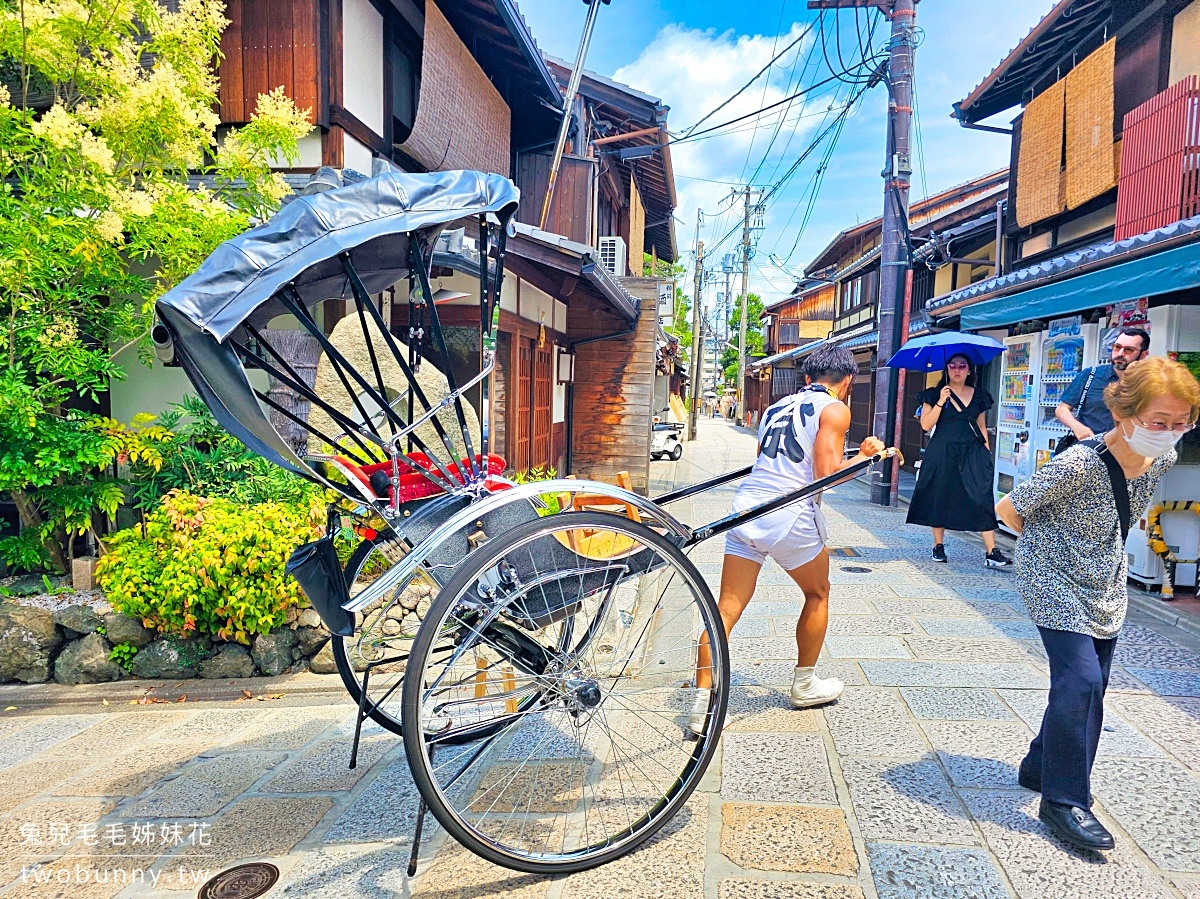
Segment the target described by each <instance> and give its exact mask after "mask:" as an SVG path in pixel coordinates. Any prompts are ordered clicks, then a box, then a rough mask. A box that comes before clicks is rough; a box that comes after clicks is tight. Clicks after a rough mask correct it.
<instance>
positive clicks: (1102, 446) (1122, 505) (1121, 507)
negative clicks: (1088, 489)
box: [1083, 437, 1132, 543]
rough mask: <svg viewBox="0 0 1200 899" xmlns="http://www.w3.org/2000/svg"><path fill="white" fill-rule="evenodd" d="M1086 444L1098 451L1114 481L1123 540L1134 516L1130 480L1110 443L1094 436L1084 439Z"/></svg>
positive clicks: (1097, 453)
mask: <svg viewBox="0 0 1200 899" xmlns="http://www.w3.org/2000/svg"><path fill="white" fill-rule="evenodd" d="M1083 445H1084V446H1090V447H1091V448H1092V449H1094V450H1095V451H1096V455H1098V456H1099V457H1100V459H1101V461H1102V462H1104V467H1105V468H1107V469H1108V480H1109V481H1110V482H1111V483H1112V492H1113V500H1114V501H1115V502H1116V504H1117V520H1118V521H1120V523H1121V542H1122V543H1124V542H1125V540H1126V539H1127V538H1128V537H1129V524H1130V519H1131V517H1132V514H1131V510H1130V508H1129V482H1128V481H1126V480H1125V472H1124V471H1122V470H1121V463H1120V462H1118V461H1117V460H1116V459H1115V458H1114V457H1113V454H1112V451H1111V450H1109V448H1108V444H1107V443H1105V442H1104V438H1102V437H1092V438H1089V439H1088V440H1085V441H1083Z"/></svg>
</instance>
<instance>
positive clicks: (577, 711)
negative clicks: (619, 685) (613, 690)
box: [562, 677, 604, 718]
mask: <svg viewBox="0 0 1200 899" xmlns="http://www.w3.org/2000/svg"><path fill="white" fill-rule="evenodd" d="M562 698H563V703H564V704H565V705H566V707H567V711H568V712H570V713H571V714H572V715H573V716H575V717H576V718H578V717H579V716H581V715H587V714H588V713H589V712H591V711H592V710H593V709H595V708H596V706H598V705H600V702H601V701H602V700H603V699H604V694H603V693H602V692H601V690H600V684H599V683H597V682H596V681H595V680H593V679H592V678H590V677H589V678H569V679H567V680H565V681H564V682H563V685H562Z"/></svg>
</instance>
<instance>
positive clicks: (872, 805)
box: [841, 756, 979, 846]
mask: <svg viewBox="0 0 1200 899" xmlns="http://www.w3.org/2000/svg"><path fill="white" fill-rule="evenodd" d="M841 767H842V774H843V776H844V777H845V778H846V783H847V784H848V785H849V788H850V797H851V799H852V801H853V805H854V813H855V817H856V818H857V820H858V824H859V827H860V828H861V829H862V833H863V836H864V838H866V839H868V840H899V841H903V842H906V843H934V844H951V845H959V846H975V845H978V843H979V840H978V838H977V837H976V835H975V830H974V828H973V827H972V826H971V820H970V818H968V817H967V813H966V810H965V809H964V808H963V805H962V803H961V802H960V801H959V799H958V797H957V796H956V795H955V793H954V791H953V789H952V788H951V786H950V782H949V781H948V780H947V779H946V775H945V774H944V772H943V771H942V769H941V767H940V766H939V765H938V763H937V762H936V761H935V760H934V759H932V758H930V757H929V756H925V757H922V758H919V759H909V760H903V759H853V758H844V759H842V761H841Z"/></svg>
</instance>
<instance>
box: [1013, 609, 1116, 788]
mask: <svg viewBox="0 0 1200 899" xmlns="http://www.w3.org/2000/svg"><path fill="white" fill-rule="evenodd" d="M1038 632H1039V633H1040V634H1041V635H1042V645H1043V646H1045V647H1046V655H1048V656H1049V657H1050V703H1049V705H1048V706H1047V707H1046V714H1045V716H1043V718H1042V729H1041V730H1039V731H1038V735H1037V736H1036V737H1034V738H1033V742H1032V743H1030V744H1029V754H1028V755H1026V756H1025V759H1024V760H1023V761H1022V762H1021V773H1022V774H1023V775H1025V777H1026V778H1029V779H1032V780H1035V781H1038V780H1040V781H1041V784H1042V798H1043V799H1046V800H1049V801H1050V802H1057V803H1060V804H1062V805H1073V806H1075V807H1076V808H1090V807H1091V804H1092V801H1091V795H1092V784H1091V781H1092V764H1093V763H1094V762H1095V761H1096V747H1097V746H1099V744H1100V732H1101V730H1102V729H1103V727H1104V692H1105V691H1106V690H1107V689H1108V672H1109V669H1110V668H1111V667H1112V657H1113V650H1114V649H1116V646H1117V640H1116V638H1115V637H1114V638H1112V639H1111V640H1100V639H1097V638H1096V637H1090V636H1088V635H1087V634H1077V633H1074V632H1073V631H1056V630H1051V629H1050V628H1046V627H1039V628H1038Z"/></svg>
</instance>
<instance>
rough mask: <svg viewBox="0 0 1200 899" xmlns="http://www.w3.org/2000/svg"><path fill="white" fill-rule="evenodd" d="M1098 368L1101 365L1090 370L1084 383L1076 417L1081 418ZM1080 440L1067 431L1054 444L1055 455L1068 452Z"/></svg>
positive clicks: (1076, 409) (1076, 408)
mask: <svg viewBox="0 0 1200 899" xmlns="http://www.w3.org/2000/svg"><path fill="white" fill-rule="evenodd" d="M1097 368H1099V366H1096V365H1093V366H1092V368H1091V371H1089V372H1088V377H1087V383H1085V384H1084V385H1083V393H1082V394H1081V395H1080V397H1079V405H1078V406H1076V407H1075V417H1076V418H1079V413H1080V412H1082V411H1083V404H1084V403H1085V402H1086V401H1087V395H1088V391H1089V390H1091V389H1092V380H1093V379H1094V378H1095V377H1096V369H1097ZM1078 442H1079V438H1078V437H1076V436H1075V435H1074V434H1073V433H1071V432H1070V431H1067V433H1065V434H1063V436H1061V437H1059V438H1058V443H1056V444H1054V453H1053V455H1055V456H1057V455H1058V454H1059V453H1063V452H1066V451H1067V450H1069V449H1070V448H1071V447H1073V446H1074V445H1075V444H1076V443H1078Z"/></svg>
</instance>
